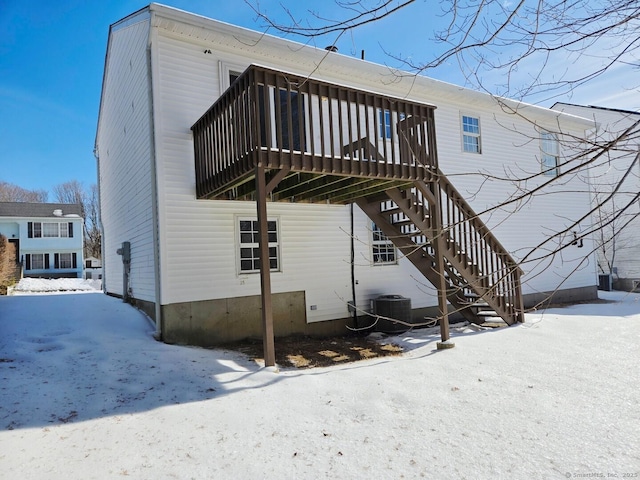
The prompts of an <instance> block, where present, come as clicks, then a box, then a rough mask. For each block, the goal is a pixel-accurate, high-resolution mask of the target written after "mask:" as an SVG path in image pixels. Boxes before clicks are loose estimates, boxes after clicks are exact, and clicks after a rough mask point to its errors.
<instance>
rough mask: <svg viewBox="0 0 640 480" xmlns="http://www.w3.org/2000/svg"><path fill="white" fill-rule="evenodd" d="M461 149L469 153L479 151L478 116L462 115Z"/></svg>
mask: <svg viewBox="0 0 640 480" xmlns="http://www.w3.org/2000/svg"><path fill="white" fill-rule="evenodd" d="M461 121H462V150H463V151H464V152H469V153H481V152H482V150H481V143H480V118H479V117H472V116H470V115H462V119H461Z"/></svg>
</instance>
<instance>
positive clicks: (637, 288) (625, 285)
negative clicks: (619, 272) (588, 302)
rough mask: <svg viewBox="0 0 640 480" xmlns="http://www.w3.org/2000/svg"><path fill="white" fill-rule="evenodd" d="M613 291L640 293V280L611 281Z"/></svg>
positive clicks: (623, 279) (621, 279)
mask: <svg viewBox="0 0 640 480" xmlns="http://www.w3.org/2000/svg"><path fill="white" fill-rule="evenodd" d="M613 289H614V290H621V291H623V292H640V278H617V279H614V280H613Z"/></svg>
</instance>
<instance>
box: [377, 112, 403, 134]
mask: <svg viewBox="0 0 640 480" xmlns="http://www.w3.org/2000/svg"><path fill="white" fill-rule="evenodd" d="M405 118H406V115H405V113H404V112H391V110H388V109H384V110H382V109H378V128H379V131H378V134H379V135H380V138H386V139H388V140H390V139H391V135H392V131H391V129H392V125H393V123H394V119H395V120H396V121H397V122H401V121H402V120H404V119H405Z"/></svg>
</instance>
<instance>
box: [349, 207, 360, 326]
mask: <svg viewBox="0 0 640 480" xmlns="http://www.w3.org/2000/svg"><path fill="white" fill-rule="evenodd" d="M349 208H350V214H351V298H352V299H353V300H352V302H353V303H352V305H351V308H352V310H353V326H354V327H355V328H359V325H358V310H357V309H356V250H355V244H354V242H355V239H354V236H355V230H354V221H353V202H351V203H350V204H349Z"/></svg>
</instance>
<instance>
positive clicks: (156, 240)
mask: <svg viewBox="0 0 640 480" xmlns="http://www.w3.org/2000/svg"><path fill="white" fill-rule="evenodd" d="M150 13H151V16H150V18H149V37H148V38H149V40H148V44H147V71H148V75H147V78H148V79H149V88H148V92H149V136H150V139H151V142H150V149H151V151H150V162H151V165H150V167H151V197H152V198H151V209H152V212H151V215H152V222H153V228H152V230H153V256H154V262H153V265H154V267H153V268H154V276H155V280H156V281H155V296H156V301H155V320H156V322H155V323H156V331H155V333H154V335H153V336H154V338H155V339H156V340H162V304H161V300H162V298H161V293H162V288H161V283H160V282H161V278H162V276H161V267H160V232H159V229H160V218H159V208H158V174H157V169H156V133H155V109H154V104H153V98H154V95H153V93H154V89H153V65H154V64H153V62H152V60H153V40H152V36H153V37H155V33H156V29H155V27H153V19H154V17H155V14H154V13H153V11H151V12H150Z"/></svg>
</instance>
